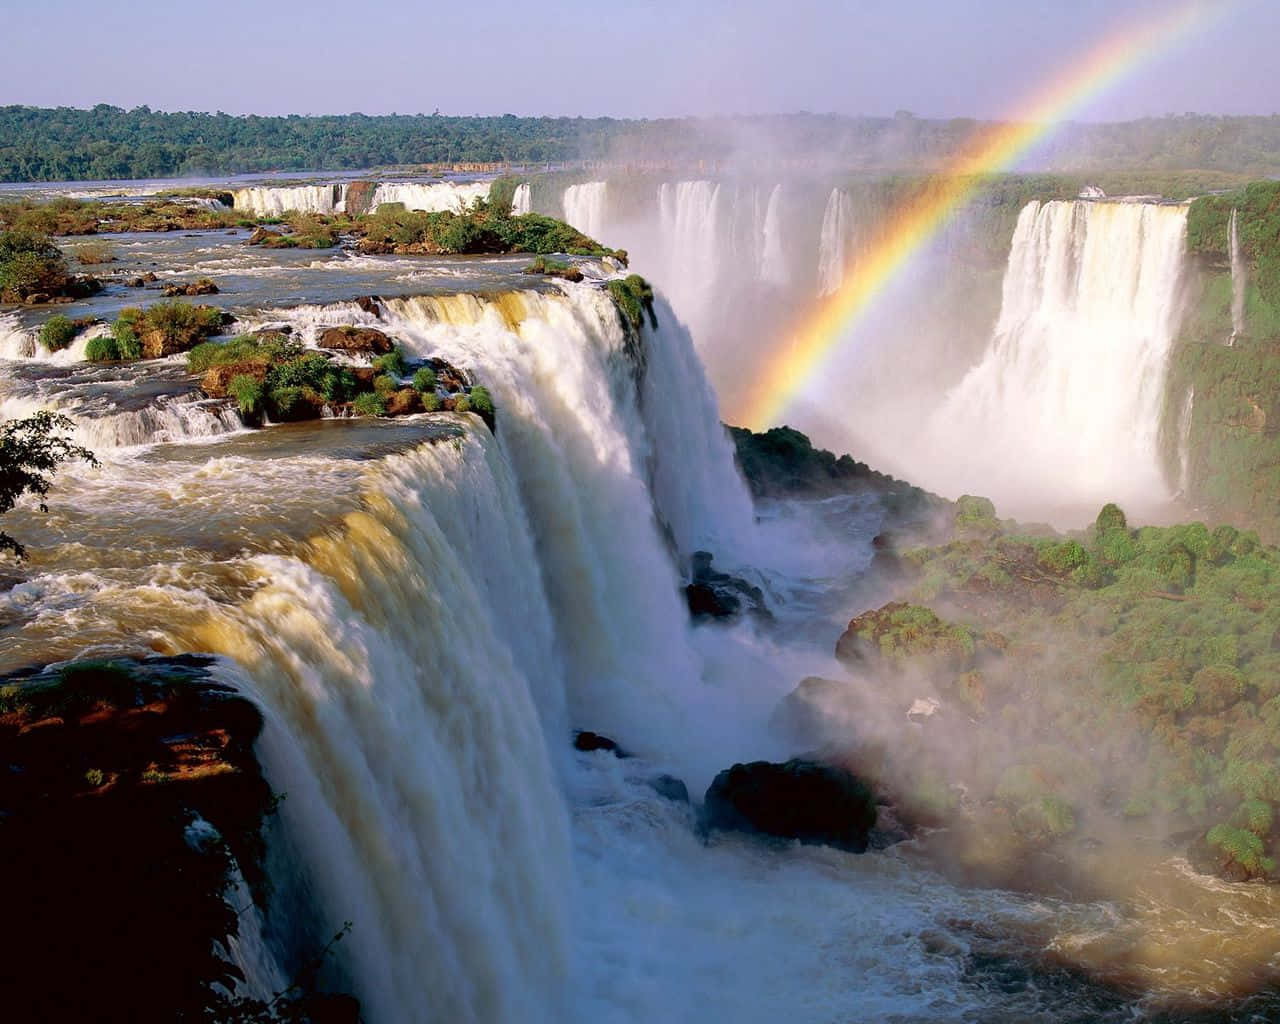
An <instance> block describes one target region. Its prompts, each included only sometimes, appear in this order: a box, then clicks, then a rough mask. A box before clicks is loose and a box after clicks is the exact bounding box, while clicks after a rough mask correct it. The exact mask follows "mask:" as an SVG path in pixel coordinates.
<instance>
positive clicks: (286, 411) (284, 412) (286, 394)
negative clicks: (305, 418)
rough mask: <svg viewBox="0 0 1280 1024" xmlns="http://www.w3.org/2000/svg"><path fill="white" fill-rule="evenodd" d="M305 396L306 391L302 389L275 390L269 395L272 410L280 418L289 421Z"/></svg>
mask: <svg viewBox="0 0 1280 1024" xmlns="http://www.w3.org/2000/svg"><path fill="white" fill-rule="evenodd" d="M304 394H305V391H304V389H302V388H300V387H283V388H275V389H274V390H272V391H271V392H270V395H269V397H270V399H271V408H272V409H273V410H274V412H275V415H276V416H277V417H278V418H280V419H282V420H287V419H289V418H290V417H291V416H292V415H293V413H294V410H295V409H296V408H297V406H298V403H299V402H301V401H302V398H303V395H304Z"/></svg>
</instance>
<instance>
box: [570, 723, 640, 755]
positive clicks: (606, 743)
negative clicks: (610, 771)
mask: <svg viewBox="0 0 1280 1024" xmlns="http://www.w3.org/2000/svg"><path fill="white" fill-rule="evenodd" d="M573 749H574V750H582V751H586V752H588V753H589V752H591V751H593V750H604V751H607V752H608V753H611V754H613V755H614V756H616V757H630V756H631V755H630V754H628V753H627V752H626V751H625V750H623V749H622V748H621V747H619V746H618V744H617V743H615V742H614V741H613V740H611V739H609V737H608V736H601V735H600V734H599V733H596V732H590V731H588V730H586V729H582V730H580V731H578V732H575V733H574V734H573Z"/></svg>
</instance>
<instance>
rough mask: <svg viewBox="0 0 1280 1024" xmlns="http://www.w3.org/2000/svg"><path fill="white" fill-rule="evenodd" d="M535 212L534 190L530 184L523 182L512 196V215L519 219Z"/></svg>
mask: <svg viewBox="0 0 1280 1024" xmlns="http://www.w3.org/2000/svg"><path fill="white" fill-rule="evenodd" d="M532 210H533V189H532V188H531V187H530V185H529V183H528V182H527V181H526V182H521V183H520V184H519V185H517V186H516V190H515V192H513V193H512V194H511V213H512V215H513V216H516V217H519V216H521V215H522V214H526V213H530V212H532Z"/></svg>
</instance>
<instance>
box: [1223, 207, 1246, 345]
mask: <svg viewBox="0 0 1280 1024" xmlns="http://www.w3.org/2000/svg"><path fill="white" fill-rule="evenodd" d="M1239 219H1240V211H1239V210H1234V209H1233V210H1232V211H1231V226H1230V228H1229V232H1228V233H1229V235H1230V237H1229V239H1228V244H1229V245H1230V247H1231V337H1230V338H1229V339H1228V340H1227V344H1228V345H1234V344H1235V343H1236V339H1237V338H1239V337H1241V336H1242V335H1243V334H1244V300H1245V288H1246V286H1247V285H1248V280H1247V275H1248V272H1247V270H1246V268H1245V262H1244V250H1243V249H1242V248H1241V247H1240V224H1239Z"/></svg>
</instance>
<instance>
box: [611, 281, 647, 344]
mask: <svg viewBox="0 0 1280 1024" xmlns="http://www.w3.org/2000/svg"><path fill="white" fill-rule="evenodd" d="M605 287H607V288H608V289H609V294H610V295H612V296H613V301H614V302H615V303H616V304H617V306H618V313H619V314H620V315H621V316H622V317H623V319H624V322H625V323H627V324H630V325H631V327H632V328H633V329H634V330H637V331H638V330H640V328H641V327H643V326H644V320H645V314H646V313H647V314H648V315H649V325H650V326H651V327H653V328H654V329H657V326H658V314H657V313H655V312H654V311H653V287H652V286H651V285H650V284H649V282H648V281H646V280H645V279H644V278H643V277H641V276H640V275H639V274H631V275H629V276H627V277H625V278H621V279H619V278H613V279H611V280H610V281H608V282H607V284H606V286H605Z"/></svg>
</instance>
